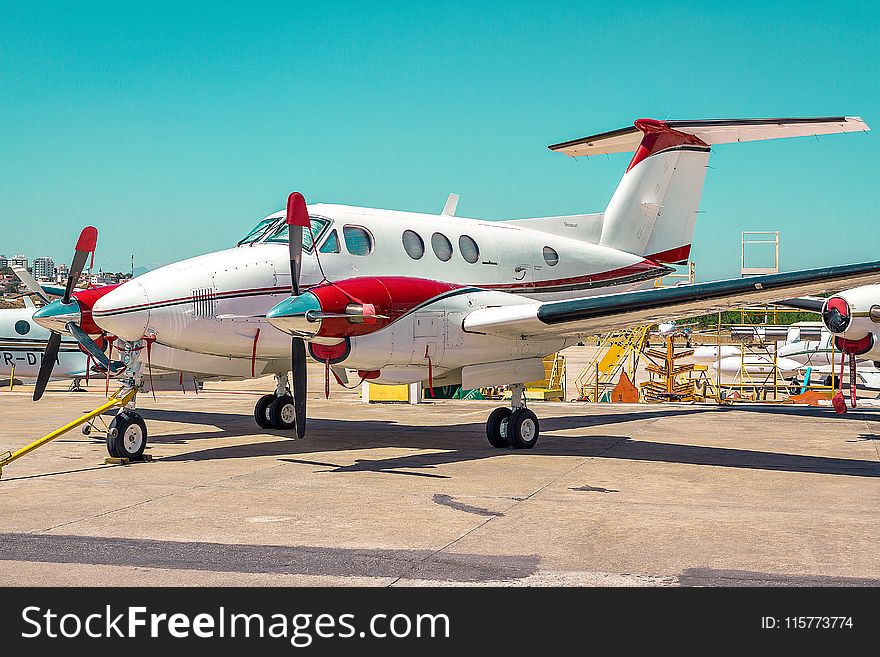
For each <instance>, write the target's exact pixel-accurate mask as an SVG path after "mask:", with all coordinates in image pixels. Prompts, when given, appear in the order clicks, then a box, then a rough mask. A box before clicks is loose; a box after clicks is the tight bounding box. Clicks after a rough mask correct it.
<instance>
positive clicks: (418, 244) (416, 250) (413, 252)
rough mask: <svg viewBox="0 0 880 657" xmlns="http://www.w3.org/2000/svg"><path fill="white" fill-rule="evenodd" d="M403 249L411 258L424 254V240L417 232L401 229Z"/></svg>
mask: <svg viewBox="0 0 880 657" xmlns="http://www.w3.org/2000/svg"><path fill="white" fill-rule="evenodd" d="M403 250H404V251H406V254H407V255H408V256H409V257H410V258H412V259H413V260H418V259H419V258H421V257H422V256H423V255H425V242H424V241H423V240H422V238H421V237H420V236H419V234H418V233H417V232H415V231H412V230H405V231H403Z"/></svg>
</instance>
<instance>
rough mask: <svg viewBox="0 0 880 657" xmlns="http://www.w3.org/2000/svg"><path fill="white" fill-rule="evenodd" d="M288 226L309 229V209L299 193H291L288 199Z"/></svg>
mask: <svg viewBox="0 0 880 657" xmlns="http://www.w3.org/2000/svg"><path fill="white" fill-rule="evenodd" d="M287 225H288V226H302V227H303V228H308V227H309V208H308V206H307V205H306V199H305V197H304V196H303V195H302V194H300V193H299V192H291V194H290V196H288V197H287Z"/></svg>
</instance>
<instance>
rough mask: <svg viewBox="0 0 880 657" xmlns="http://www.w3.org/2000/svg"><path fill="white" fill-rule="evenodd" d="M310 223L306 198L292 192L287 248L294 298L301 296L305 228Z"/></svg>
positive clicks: (288, 209) (288, 214)
mask: <svg viewBox="0 0 880 657" xmlns="http://www.w3.org/2000/svg"><path fill="white" fill-rule="evenodd" d="M310 222H311V220H310V219H309V208H308V206H307V205H306V199H305V197H304V196H303V195H302V194H300V193H299V192H292V193H291V194H290V196H288V197H287V243H288V247H287V248H288V249H289V251H290V282H291V288H292V291H293V295H294V296H299V274H300V271H301V270H302V251H303V246H302V237H303V228H309V227H310V226H311V223H310Z"/></svg>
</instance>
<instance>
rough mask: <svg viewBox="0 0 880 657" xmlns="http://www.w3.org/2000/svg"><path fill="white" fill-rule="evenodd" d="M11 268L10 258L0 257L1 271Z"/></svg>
mask: <svg viewBox="0 0 880 657" xmlns="http://www.w3.org/2000/svg"><path fill="white" fill-rule="evenodd" d="M8 266H9V258H7V257H6V256H5V255H0V269H6V268H7V267H8Z"/></svg>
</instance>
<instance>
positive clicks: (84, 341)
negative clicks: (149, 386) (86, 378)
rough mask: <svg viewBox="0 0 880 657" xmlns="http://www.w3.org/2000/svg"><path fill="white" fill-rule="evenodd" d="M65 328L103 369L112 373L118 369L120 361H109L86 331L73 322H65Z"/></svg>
mask: <svg viewBox="0 0 880 657" xmlns="http://www.w3.org/2000/svg"><path fill="white" fill-rule="evenodd" d="M65 328H66V329H67V330H68V331H69V332H70V334H71V335H72V336H73V337H74V339H75V340H76V341H77V342H79V344H80V346H81V347H82V348H83V349H85V350H86V351H87V352H88V353H89V355H90V356H91V357H92V359H93V360H94V361H95V362H96V363H98V364H99V365H101V366H102V367H103V368H104V370H106V371H108V372H111V373H113V374H115V373H116V372H117V371H118V367H119V362H120V361H113V362H111V361H110V359H109V358H107V354H105V353H104V352H103V351H102V350H101V347H99V346H98V343H97V342H95V341H94V340H92V338H91V337H90V336H89V334H88V333H86V332H85V331H83V330H82V329H81V328H80V327H79V326H77V325H76V324H75V323H74V322H67V324H66V325H65Z"/></svg>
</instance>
